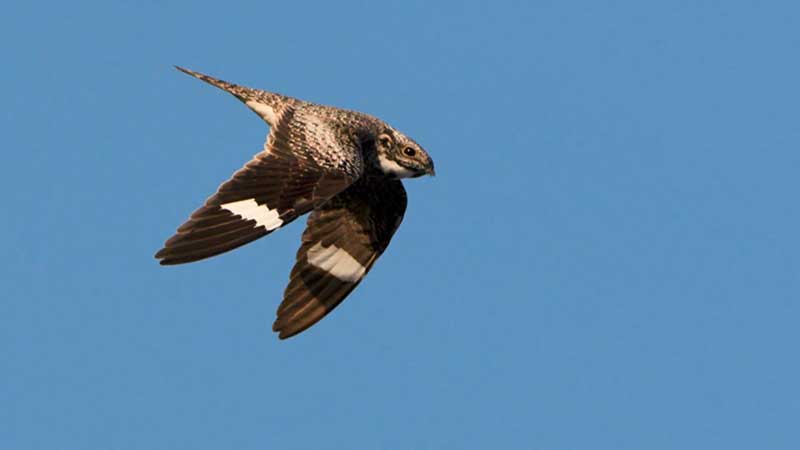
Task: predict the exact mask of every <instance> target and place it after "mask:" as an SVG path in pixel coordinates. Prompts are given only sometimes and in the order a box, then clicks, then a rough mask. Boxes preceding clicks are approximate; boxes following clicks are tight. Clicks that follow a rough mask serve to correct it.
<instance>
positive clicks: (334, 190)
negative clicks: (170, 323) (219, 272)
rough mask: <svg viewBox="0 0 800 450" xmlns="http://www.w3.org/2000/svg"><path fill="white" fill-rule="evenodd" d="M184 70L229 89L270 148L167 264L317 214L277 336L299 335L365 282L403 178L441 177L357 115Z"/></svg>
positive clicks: (419, 152) (394, 213)
mask: <svg viewBox="0 0 800 450" xmlns="http://www.w3.org/2000/svg"><path fill="white" fill-rule="evenodd" d="M178 69H179V70H181V71H183V72H185V73H187V74H189V75H192V76H194V77H196V78H199V79H201V80H203V81H206V82H208V83H210V84H212V85H214V86H217V87H219V88H220V89H223V90H225V91H227V92H229V93H231V94H232V95H234V96H235V97H237V98H238V99H239V100H241V101H242V102H244V103H245V104H246V105H247V106H248V107H249V108H250V109H251V110H253V111H254V112H255V113H256V114H258V115H259V116H260V117H261V118H262V119H263V120H264V121H265V122H267V124H269V126H270V132H269V135H268V136H267V142H266V144H265V145H264V150H263V151H262V152H260V153H258V154H257V155H255V157H254V158H253V159H252V160H251V161H250V162H249V163H247V164H246V165H245V166H244V167H243V168H242V169H240V170H239V171H237V172H236V173H235V174H234V175H233V177H232V178H231V179H230V180H228V181H226V182H225V183H223V184H222V185H221V186H220V187H219V189H218V190H217V192H216V193H215V194H214V195H213V196H211V197H210V198H209V199H208V200H207V201H206V203H205V205H204V206H202V207H201V208H199V209H198V210H197V211H195V212H194V213H193V214H192V215H191V217H190V218H189V220H188V221H187V222H186V223H184V224H183V225H181V227H179V228H178V231H177V233H176V234H175V235H174V236H173V237H171V238H170V239H169V240H167V242H166V243H165V244H164V248H162V249H161V250H160V251H159V252H158V253H157V254H156V258H158V259H160V260H161V264H165V265H168V264H181V263H187V262H193V261H198V260H201V259H204V258H208V257H211V256H214V255H218V254H220V253H223V252H226V251H229V250H232V249H234V248H237V247H239V246H241V245H244V244H246V243H248V242H251V241H253V240H255V239H258V238H260V237H262V236H265V235H267V234H269V233H270V232H272V231H274V230H276V229H278V228H280V227H282V226H283V225H285V224H287V223H289V222H291V221H292V220H294V219H296V218H297V217H299V216H301V215H303V214H305V213H307V212H311V215H310V216H309V219H308V226H307V228H306V230H305V232H304V233H303V238H302V244H301V247H300V249H299V250H298V253H297V261H296V263H295V266H294V268H293V269H292V272H291V275H290V279H289V285H288V286H287V288H286V291H285V292H284V299H283V302H282V303H281V305H280V307H279V308H278V317H277V319H276V321H275V323H274V325H273V330H275V331H277V332H279V337H280V338H282V339H283V338H287V337H290V336H293V335H295V334H297V333H299V332H301V331H303V330H305V329H306V328H308V327H309V326H311V325H313V324H314V323H316V322H317V321H318V320H320V319H321V318H322V317H323V316H324V315H325V314H327V313H328V312H330V311H331V310H332V309H333V308H335V307H336V306H337V305H338V304H339V303H340V302H341V301H342V300H344V298H345V297H346V296H347V295H348V294H349V293H350V292H351V291H352V290H353V289H354V288H355V287H356V285H358V283H359V282H360V281H361V280H362V279H363V277H364V276H365V275H366V273H367V272H368V271H369V269H370V268H371V267H372V265H373V264H374V262H375V260H376V259H377V257H378V256H380V254H381V253H383V251H384V250H385V249H386V247H387V246H388V244H389V241H390V240H391V237H392V235H393V234H394V232H395V231H396V230H397V227H398V226H399V225H400V222H401V221H402V219H403V214H404V213H405V208H406V194H405V190H404V189H403V185H402V183H401V182H400V181H399V178H407V177H417V176H422V175H425V174H430V175H432V174H433V173H434V172H433V161H432V160H431V159H430V157H429V156H428V154H427V153H426V152H425V150H423V149H422V148H421V147H420V146H419V145H418V144H417V143H416V142H414V141H413V140H411V139H410V138H408V137H406V136H405V135H404V134H402V133H400V132H398V131H397V130H395V129H394V128H392V127H391V126H389V125H388V124H386V123H385V122H383V121H381V120H380V119H377V118H375V117H372V116H370V115H367V114H363V113H360V112H356V111H349V110H344V109H339V108H334V107H330V106H323V105H317V104H314V103H309V102H305V101H302V100H299V99H295V98H292V97H286V96H283V95H280V94H275V93H271V92H267V91H262V90H258V89H251V88H247V87H243V86H238V85H235V84H232V83H228V82H225V81H222V80H218V79H216V78H212V77H209V76H207V75H203V74H200V73H197V72H193V71H190V70H187V69H182V68H178Z"/></svg>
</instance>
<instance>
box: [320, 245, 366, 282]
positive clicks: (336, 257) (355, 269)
mask: <svg viewBox="0 0 800 450" xmlns="http://www.w3.org/2000/svg"><path fill="white" fill-rule="evenodd" d="M306 258H307V259H308V263H309V264H311V265H312V266H315V267H319V268H320V269H322V270H324V271H326V272H328V273H329V274H331V275H333V276H335V277H336V278H338V279H340V280H342V281H347V282H350V283H355V282H356V281H358V280H360V279H361V277H363V276H364V272H366V271H367V269H366V267H364V266H362V265H361V263H360V262H358V261H357V260H356V259H355V258H353V257H352V256H350V254H349V253H347V252H346V251H344V250H342V249H341V248H339V247H337V246H335V245H331V246H330V247H323V246H322V243H321V242H317V243H316V244H314V246H313V247H311V248H310V249H308V253H307V254H306Z"/></svg>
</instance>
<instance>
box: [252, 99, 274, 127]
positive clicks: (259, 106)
mask: <svg viewBox="0 0 800 450" xmlns="http://www.w3.org/2000/svg"><path fill="white" fill-rule="evenodd" d="M244 104H245V105H247V106H248V107H249V108H250V109H252V110H253V111H254V112H255V113H256V114H258V115H259V116H261V118H262V119H264V120H265V121H266V122H267V123H268V124H269V125H270V126H273V125H275V123H276V122H277V121H278V115H277V114H275V108H273V107H271V106H269V105H267V104H266V103H259V102H257V101H255V100H248V101H246V102H245V103H244Z"/></svg>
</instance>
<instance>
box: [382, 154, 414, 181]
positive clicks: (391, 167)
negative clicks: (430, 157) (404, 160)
mask: <svg viewBox="0 0 800 450" xmlns="http://www.w3.org/2000/svg"><path fill="white" fill-rule="evenodd" d="M378 162H379V163H380V165H381V170H383V173H385V174H387V175H394V176H396V177H397V178H408V177H410V176H412V175H414V172H413V171H411V170H408V169H406V168H405V167H403V166H401V165H400V164H397V163H396V162H394V161H392V160H391V159H389V158H387V157H385V156H383V155H378Z"/></svg>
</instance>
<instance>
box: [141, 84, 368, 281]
mask: <svg viewBox="0 0 800 450" xmlns="http://www.w3.org/2000/svg"><path fill="white" fill-rule="evenodd" d="M181 70H184V71H185V72H187V73H189V74H190V75H193V76H196V77H198V78H200V79H202V80H204V81H207V82H209V83H211V84H214V85H215V86H217V87H220V88H221V89H224V90H226V91H228V92H230V93H232V94H233V95H235V96H236V97H237V98H239V99H240V100H242V101H244V102H245V103H246V104H247V105H248V106H249V107H251V109H253V110H254V111H256V112H257V113H259V114H260V115H262V117H264V120H266V121H267V122H268V123H269V124H270V125H271V127H270V133H269V135H268V137H267V142H266V144H265V145H264V151H263V152H261V153H259V154H257V155H256V156H255V157H254V158H253V160H251V161H250V162H249V163H247V164H246V165H245V166H244V167H243V168H242V169H241V170H239V171H238V172H236V173H235V174H234V175H233V177H232V178H231V179H230V180H228V181H226V182H225V183H223V184H222V185H221V186H220V187H219V189H218V190H217V192H216V194H214V195H213V196H211V197H210V198H209V199H208V200H207V201H206V203H205V205H204V206H203V207H201V208H199V209H198V210H196V211H195V212H194V213H193V214H192V215H191V217H190V218H189V220H187V221H186V222H185V223H184V224H183V225H181V226H180V227H179V228H178V230H177V233H176V234H175V235H174V236H172V237H171V238H170V239H168V240H167V241H166V243H165V244H164V248H162V249H161V250H159V251H158V253H156V255H155V256H156V258H158V259H160V260H161V261H160V262H161V264H164V265H167V264H182V263H188V262H193V261H197V260H200V259H204V258H208V257H210V256H214V255H218V254H220V253H223V252H226V251H229V250H232V249H234V248H237V247H239V246H242V245H244V244H246V243H248V242H251V241H253V240H255V239H258V238H260V237H262V236H265V235H267V234H269V233H270V232H272V231H274V230H276V229H278V228H280V227H281V226H283V225H285V224H287V223H289V222H291V221H292V220H294V219H295V218H297V217H298V216H300V215H302V214H305V213H306V212H308V211H310V210H311V209H313V208H314V207H315V206H317V205H320V204H322V203H324V202H325V201H326V200H328V199H329V198H331V197H333V196H334V195H336V194H338V193H339V192H341V191H342V190H344V189H345V188H347V187H348V186H349V185H350V184H352V183H353V182H354V181H355V180H356V179H358V177H359V176H360V175H361V170H362V167H363V162H362V160H361V152H360V149H359V147H358V145H359V144H358V142H357V141H356V140H353V139H347V138H346V137H343V136H339V135H337V134H336V130H333V129H331V128H330V127H328V126H327V125H326V124H325V122H324V121H323V120H321V119H319V118H317V117H316V116H314V115H313V111H310V112H309V111H306V110H305V109H304V108H303V105H302V103H300V102H299V101H296V100H293V99H288V98H286V97H280V98H278V97H272V96H273V95H277V94H270V93H266V92H264V91H258V90H254V89H249V88H243V87H240V86H237V85H233V84H230V83H227V82H224V81H220V80H217V79H215V78H211V77H208V76H206V75H201V74H197V73H196V72H191V71H187V70H185V69H181ZM279 100H280V101H284V100H285V103H276V102H278V101H279ZM254 102H261V103H254ZM267 102H269V105H271V106H270V109H269V111H266V108H267V106H269V105H267ZM259 108H260V109H259ZM262 113H263V114H262Z"/></svg>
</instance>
